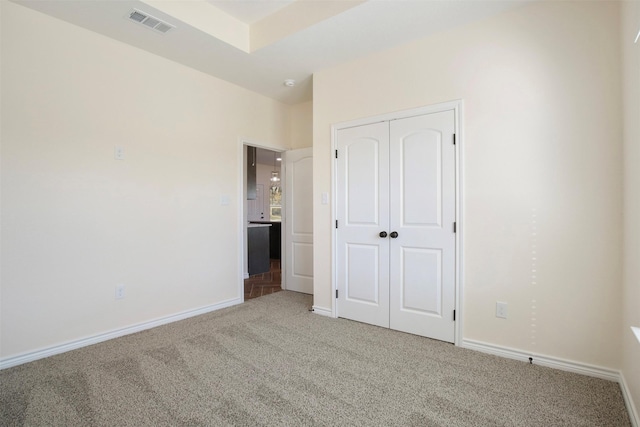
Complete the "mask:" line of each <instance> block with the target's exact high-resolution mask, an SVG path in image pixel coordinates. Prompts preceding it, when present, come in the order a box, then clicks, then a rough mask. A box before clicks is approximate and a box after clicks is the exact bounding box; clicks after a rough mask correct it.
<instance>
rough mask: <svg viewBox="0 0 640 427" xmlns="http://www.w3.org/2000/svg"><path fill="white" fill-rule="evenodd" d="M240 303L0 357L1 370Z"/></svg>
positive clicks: (233, 302)
mask: <svg viewBox="0 0 640 427" xmlns="http://www.w3.org/2000/svg"><path fill="white" fill-rule="evenodd" d="M240 303H242V298H234V299H231V300H227V301H222V302H219V303H217V304H212V305H208V306H205V307H200V308H196V309H193V310H186V311H182V312H180V313H176V314H172V315H169V316H165V317H160V318H157V319H153V320H150V321H148V322H142V323H138V324H135V325H131V326H127V327H124V328H120V329H114V330H112V331H109V332H104V333H101V334H98V335H93V336H90V337H86V338H81V339H79V340H75V341H69V342H66V343H64V344H59V345H55V346H52V347H47V348H43V349H40V350H36V351H31V352H28V353H23V354H19V355H17V356H11V357H6V358H3V359H0V370H2V369H7V368H11V367H13V366H18V365H22V364H23V363H28V362H33V361H35V360H38V359H44V358H45V357H49V356H54V355H56V354H60V353H65V352H67V351H71V350H76V349H78V348H82V347H86V346H89V345H93V344H97V343H100V342H103V341H107V340H110V339H113V338H118V337H122V336H124V335H129V334H134V333H136V332H140V331H144V330H146V329H151V328H155V327H156V326H161V325H166V324H167V323H172V322H177V321H178V320H184V319H188V318H189V317H194V316H199V315H201V314H205V313H209V312H212V311H216V310H220V309H222V308H226V307H231V306H233V305H236V304H240Z"/></svg>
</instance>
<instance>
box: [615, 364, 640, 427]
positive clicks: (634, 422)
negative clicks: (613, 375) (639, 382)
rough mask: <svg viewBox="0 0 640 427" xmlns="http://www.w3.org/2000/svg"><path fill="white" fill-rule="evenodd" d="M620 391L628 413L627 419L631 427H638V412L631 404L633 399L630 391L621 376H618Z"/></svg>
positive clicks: (639, 417) (639, 419)
mask: <svg viewBox="0 0 640 427" xmlns="http://www.w3.org/2000/svg"><path fill="white" fill-rule="evenodd" d="M619 382H620V389H621V390H622V397H623V398H624V404H625V405H626V407H627V411H628V412H629V419H630V420H631V426H632V427H640V416H638V411H637V410H636V406H635V405H634V404H633V399H631V391H630V390H629V387H628V386H627V381H626V380H625V378H624V375H623V374H620V381H619Z"/></svg>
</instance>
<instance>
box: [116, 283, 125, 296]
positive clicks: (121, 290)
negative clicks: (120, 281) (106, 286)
mask: <svg viewBox="0 0 640 427" xmlns="http://www.w3.org/2000/svg"><path fill="white" fill-rule="evenodd" d="M122 298H124V285H118V286H116V299H122Z"/></svg>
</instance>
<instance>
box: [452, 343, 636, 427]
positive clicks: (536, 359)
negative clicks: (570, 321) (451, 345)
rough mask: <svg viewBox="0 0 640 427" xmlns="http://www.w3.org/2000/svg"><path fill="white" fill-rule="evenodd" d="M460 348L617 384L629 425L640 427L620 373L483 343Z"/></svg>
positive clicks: (463, 344)
mask: <svg viewBox="0 0 640 427" xmlns="http://www.w3.org/2000/svg"><path fill="white" fill-rule="evenodd" d="M461 347H463V348H468V349H470V350H476V351H480V352H482V353H488V354H493V355H494V356H501V357H506V358H508V359H515V360H521V361H523V362H529V358H532V359H533V360H532V363H533V364H535V365H540V366H546V367H549V368H555V369H559V370H561V371H568V372H575V373H577V374H582V375H588V376H590V377H596V378H602V379H605V380H609V381H614V382H617V383H618V384H620V389H621V390H622V396H623V398H624V403H625V405H626V407H627V411H628V412H629V418H630V419H631V425H632V426H633V427H640V418H638V412H637V410H636V407H635V405H634V403H633V400H632V399H631V393H630V391H629V388H628V387H627V382H626V381H625V379H624V375H622V373H621V372H620V371H616V370H613V369H608V368H603V367H601V366H594V365H588V364H585V363H580V362H576V361H573V360H566V359H560V358H557V357H551V356H545V355H540V354H535V353H529V352H526V351H522V350H516V349H513V348H508V347H502V346H498V345H493V344H487V343H484V342H480V341H474V340H469V339H463V340H462V345H461Z"/></svg>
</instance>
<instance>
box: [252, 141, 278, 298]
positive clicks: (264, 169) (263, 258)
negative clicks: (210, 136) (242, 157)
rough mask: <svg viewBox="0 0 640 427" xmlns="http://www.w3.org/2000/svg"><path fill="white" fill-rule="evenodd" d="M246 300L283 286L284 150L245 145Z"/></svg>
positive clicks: (276, 290) (269, 292)
mask: <svg viewBox="0 0 640 427" xmlns="http://www.w3.org/2000/svg"><path fill="white" fill-rule="evenodd" d="M245 152H246V161H245V162H243V165H244V166H245V168H244V169H245V173H244V181H245V185H244V197H243V200H244V205H245V207H246V209H245V210H244V214H243V217H246V221H244V227H243V228H244V230H243V231H244V234H245V236H246V240H245V243H246V244H245V250H244V253H245V264H244V267H245V270H244V272H243V276H244V280H243V292H244V299H245V300H248V299H253V298H258V297H261V296H263V295H268V294H271V293H274V292H278V291H280V290H281V289H282V274H281V271H282V253H283V251H282V209H283V185H282V184H283V180H282V175H283V171H282V153H281V152H279V151H275V150H271V149H267V148H263V147H257V146H254V145H245Z"/></svg>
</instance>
